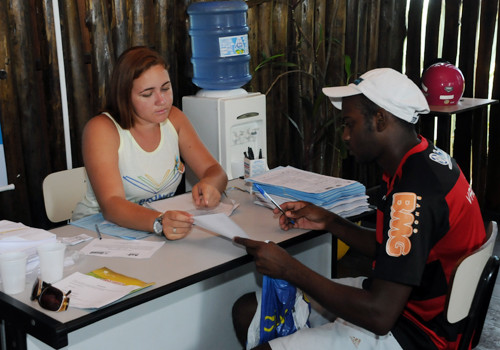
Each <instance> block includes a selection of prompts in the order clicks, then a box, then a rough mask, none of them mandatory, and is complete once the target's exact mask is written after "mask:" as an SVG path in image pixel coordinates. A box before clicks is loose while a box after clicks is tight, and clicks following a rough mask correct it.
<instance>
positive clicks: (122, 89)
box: [106, 46, 166, 129]
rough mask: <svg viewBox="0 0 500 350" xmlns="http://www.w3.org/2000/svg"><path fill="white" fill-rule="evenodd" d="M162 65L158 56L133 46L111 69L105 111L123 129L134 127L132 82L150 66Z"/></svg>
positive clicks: (154, 52)
mask: <svg viewBox="0 0 500 350" xmlns="http://www.w3.org/2000/svg"><path fill="white" fill-rule="evenodd" d="M158 64H160V65H162V66H163V67H165V68H166V64H165V60H164V59H163V58H162V57H161V56H160V54H159V53H158V52H156V51H154V50H152V49H150V48H148V47H146V46H134V47H131V48H129V49H127V50H125V51H124V52H123V53H122V54H121V55H120V57H119V58H118V61H117V62H116V64H115V67H114V68H113V74H112V75H111V81H110V83H109V85H108V91H107V98H106V101H107V107H106V109H107V111H108V112H109V113H110V114H111V115H112V116H113V118H114V119H115V120H116V122H117V123H118V124H120V126H121V127H122V128H123V129H130V128H131V127H133V126H134V106H133V105H132V99H131V93H132V87H133V84H134V80H135V79H137V78H138V77H139V76H140V75H141V74H142V73H144V72H145V71H146V70H148V69H149V68H151V67H152V66H156V65H158Z"/></svg>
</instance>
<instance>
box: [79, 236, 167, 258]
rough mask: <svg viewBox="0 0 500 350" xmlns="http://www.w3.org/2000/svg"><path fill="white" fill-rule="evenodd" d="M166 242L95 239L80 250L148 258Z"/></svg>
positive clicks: (108, 255)
mask: <svg viewBox="0 0 500 350" xmlns="http://www.w3.org/2000/svg"><path fill="white" fill-rule="evenodd" d="M164 244H165V242H156V241H130V240H121V239H94V240H93V241H92V242H90V243H89V244H87V245H86V246H85V247H83V248H82V249H81V250H80V252H82V253H84V254H86V255H95V256H102V257H106V258H132V259H148V258H150V257H152V256H153V254H154V253H155V252H156V251H157V250H158V249H160V248H161V246H162V245H164Z"/></svg>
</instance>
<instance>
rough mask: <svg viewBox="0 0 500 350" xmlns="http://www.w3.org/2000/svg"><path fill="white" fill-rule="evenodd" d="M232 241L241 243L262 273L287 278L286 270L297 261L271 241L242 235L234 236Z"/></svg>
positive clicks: (291, 267)
mask: <svg viewBox="0 0 500 350" xmlns="http://www.w3.org/2000/svg"><path fill="white" fill-rule="evenodd" d="M233 241H234V242H235V243H237V244H241V245H243V246H244V247H245V248H246V251H247V253H248V254H250V255H253V257H254V260H255V266H256V267H257V271H259V272H260V273H262V274H264V275H267V276H270V277H273V278H279V279H287V272H288V271H290V269H293V266H294V265H295V264H296V263H298V262H297V260H295V259H294V258H292V257H291V256H290V255H289V254H288V253H287V252H286V250H284V249H283V248H281V247H280V246H278V245H277V244H274V243H272V242H269V243H266V242H262V241H254V240H252V239H248V238H242V237H234V239H233Z"/></svg>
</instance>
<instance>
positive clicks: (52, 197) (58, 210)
mask: <svg viewBox="0 0 500 350" xmlns="http://www.w3.org/2000/svg"><path fill="white" fill-rule="evenodd" d="M42 188H43V200H44V203H45V212H46V213H47V217H48V218H49V220H50V221H52V222H61V221H65V220H69V219H70V218H71V215H72V214H73V210H74V209H75V207H76V204H77V203H78V202H79V201H80V200H81V199H82V198H83V196H84V194H85V192H86V190H87V179H86V172H85V168H84V167H80V168H74V169H69V170H62V171H58V172H55V173H52V174H49V175H47V176H46V177H45V179H44V180H43V185H42Z"/></svg>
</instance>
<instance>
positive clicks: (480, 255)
mask: <svg viewBox="0 0 500 350" xmlns="http://www.w3.org/2000/svg"><path fill="white" fill-rule="evenodd" d="M497 232H498V227H497V223H496V222H495V221H492V222H490V224H489V225H488V228H487V232H486V234H487V237H488V239H487V241H486V242H485V243H484V244H483V245H482V246H481V247H480V248H479V249H477V250H476V251H474V252H473V253H471V254H470V255H468V256H466V257H465V258H464V259H462V260H461V261H460V262H459V263H458V265H457V267H456V269H455V272H454V274H453V276H452V281H451V290H450V293H449V296H448V306H447V311H446V318H447V319H448V322H450V323H456V322H458V321H460V320H463V319H464V318H465V317H467V315H468V314H469V310H470V306H471V304H472V300H473V299H474V294H475V292H476V288H477V284H478V282H479V279H480V277H481V274H482V272H483V270H484V267H485V266H486V262H487V261H488V259H489V258H490V257H491V255H492V254H493V248H494V245H495V241H496V237H497Z"/></svg>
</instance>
